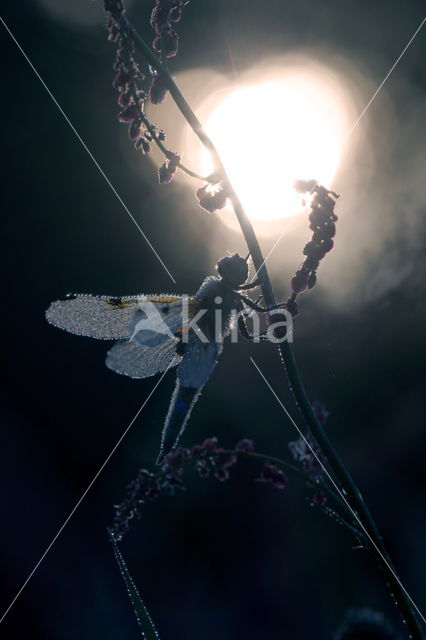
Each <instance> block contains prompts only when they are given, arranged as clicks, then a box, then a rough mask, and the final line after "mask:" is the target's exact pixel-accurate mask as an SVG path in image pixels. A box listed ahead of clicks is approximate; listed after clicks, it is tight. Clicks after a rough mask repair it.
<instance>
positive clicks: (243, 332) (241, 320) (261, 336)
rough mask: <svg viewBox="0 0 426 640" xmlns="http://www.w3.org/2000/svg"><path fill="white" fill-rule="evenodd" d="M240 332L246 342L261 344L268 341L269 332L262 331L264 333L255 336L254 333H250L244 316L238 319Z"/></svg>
mask: <svg viewBox="0 0 426 640" xmlns="http://www.w3.org/2000/svg"><path fill="white" fill-rule="evenodd" d="M238 330H239V332H240V333H241V335H242V336H243V338H245V339H246V340H250V341H256V342H260V341H263V340H267V339H268V338H267V333H268V332H267V331H262V333H259V334H257V335H253V334H252V333H250V332H249V330H248V329H247V326H246V323H245V322H244V318H243V317H242V316H239V318H238Z"/></svg>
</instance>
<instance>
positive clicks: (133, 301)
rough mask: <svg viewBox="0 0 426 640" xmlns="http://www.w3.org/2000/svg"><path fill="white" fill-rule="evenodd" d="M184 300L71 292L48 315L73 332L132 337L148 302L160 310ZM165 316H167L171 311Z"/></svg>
mask: <svg viewBox="0 0 426 640" xmlns="http://www.w3.org/2000/svg"><path fill="white" fill-rule="evenodd" d="M181 299H182V298H181V296H155V295H154V296H144V295H140V296H129V297H124V298H114V297H110V296H92V295H84V294H71V295H68V296H66V297H65V298H62V299H60V300H56V302H53V303H52V304H51V305H50V307H49V308H48V310H47V311H46V318H47V320H48V321H49V322H50V323H51V324H53V325H54V326H55V327H59V328H60V329H64V330H65V331H69V332H70V333H75V334H77V335H81V336H88V337H90V338H100V339H104V340H119V339H122V338H130V337H131V336H132V334H133V333H134V330H135V325H136V323H137V322H138V319H139V318H141V317H142V316H143V311H142V309H143V308H144V306H145V305H146V304H147V303H149V304H150V305H152V306H154V307H156V308H158V309H162V308H163V307H164V308H165V309H167V308H168V307H169V306H171V305H173V304H175V303H176V302H178V304H179V306H180V307H182V304H181V302H180V301H181ZM138 314H139V316H138ZM165 317H166V318H167V313H166V314H165ZM166 322H167V320H166Z"/></svg>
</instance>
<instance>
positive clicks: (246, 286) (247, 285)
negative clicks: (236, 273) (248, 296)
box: [238, 278, 262, 291]
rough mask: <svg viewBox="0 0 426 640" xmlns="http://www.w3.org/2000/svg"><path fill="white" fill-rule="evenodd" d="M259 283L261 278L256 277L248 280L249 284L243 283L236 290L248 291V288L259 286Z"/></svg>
mask: <svg viewBox="0 0 426 640" xmlns="http://www.w3.org/2000/svg"><path fill="white" fill-rule="evenodd" d="M261 284H262V282H261V280H260V279H259V278H256V280H254V281H253V282H250V284H244V285H243V286H242V287H238V291H248V290H249V289H255V288H256V287H260V285H261Z"/></svg>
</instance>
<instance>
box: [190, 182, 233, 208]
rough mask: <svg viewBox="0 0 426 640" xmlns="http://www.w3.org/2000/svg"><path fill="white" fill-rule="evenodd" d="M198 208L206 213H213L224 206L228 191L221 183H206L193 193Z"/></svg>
mask: <svg viewBox="0 0 426 640" xmlns="http://www.w3.org/2000/svg"><path fill="white" fill-rule="evenodd" d="M195 197H196V198H197V200H198V204H199V205H200V207H202V208H203V209H204V211H207V213H214V212H215V211H218V210H219V209H223V208H224V207H225V206H226V200H227V198H228V191H227V189H226V188H225V186H224V184H223V183H222V182H216V183H212V182H208V183H207V184H205V185H204V186H203V187H200V188H199V189H197V191H196V192H195Z"/></svg>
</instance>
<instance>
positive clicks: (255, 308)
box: [237, 293, 287, 313]
mask: <svg viewBox="0 0 426 640" xmlns="http://www.w3.org/2000/svg"><path fill="white" fill-rule="evenodd" d="M237 295H238V297H239V298H240V300H242V301H243V302H244V304H246V305H247V306H248V307H250V309H253V311H257V312H258V313H268V311H273V310H274V309H282V308H285V307H286V306H287V303H286V302H280V303H279V304H274V305H272V306H271V307H261V306H260V305H258V304H257V303H256V302H253V300H250V298H247V297H246V296H243V295H242V294H241V293H237Z"/></svg>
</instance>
